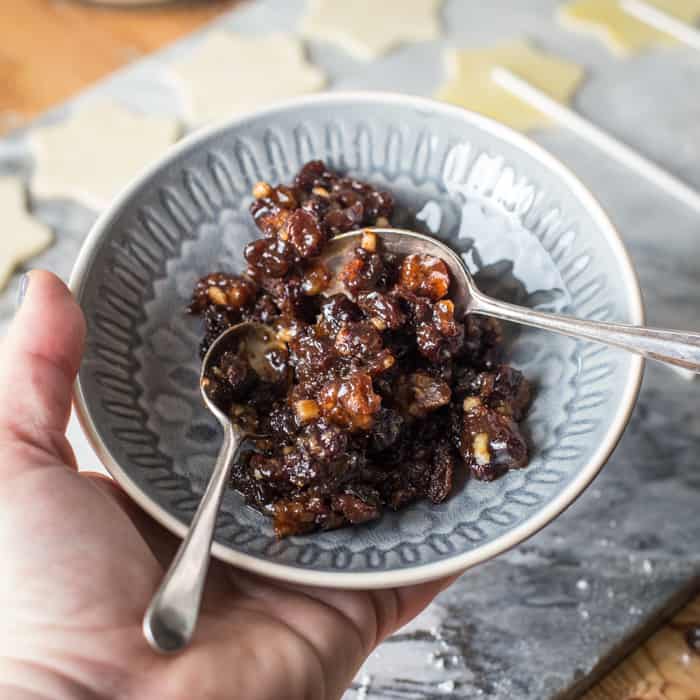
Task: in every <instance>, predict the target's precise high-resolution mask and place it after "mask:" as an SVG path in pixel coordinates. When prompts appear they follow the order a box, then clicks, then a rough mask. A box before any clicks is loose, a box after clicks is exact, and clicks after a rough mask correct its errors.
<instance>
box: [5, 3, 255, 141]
mask: <svg viewBox="0 0 700 700" xmlns="http://www.w3.org/2000/svg"><path fill="white" fill-rule="evenodd" d="M240 3H241V0H189V1H188V0H184V1H183V0H150V2H149V1H148V0H140V1H136V0H111V2H102V0H83V1H82V2H81V1H80V0H2V2H0V134H2V133H3V132H7V131H9V130H10V129H12V128H16V127H18V126H22V125H23V124H24V123H25V122H26V121H27V120H28V119H31V118H32V117H34V116H37V115H39V114H41V113H42V112H44V111H46V110H47V109H49V108H50V107H53V106H55V105H56V104H58V103H60V102H62V101H63V100H65V99H67V98H68V97H70V96H72V95H74V94H75V93H76V92H78V91H79V90H80V89H81V88H84V87H86V86H88V85H90V84H91V83H94V82H95V81H96V80H98V79H99V78H101V77H103V76H105V75H107V74H109V73H111V72H112V71H114V70H116V69H118V68H120V67H121V66H123V65H125V64H126V63H129V62H130V61H134V60H135V59H137V58H139V57H140V56H143V55H144V54H148V53H150V52H152V51H155V50H157V49H159V48H160V47H162V46H164V45H166V44H168V43H170V42H172V41H174V40H176V39H178V38H179V37H181V36H184V35H186V34H189V33H190V32H192V31H194V30H195V29H197V28H198V27H201V26H202V25H203V24H204V23H206V22H208V21H210V20H212V19H214V18H215V17H217V16H218V15H220V14H221V13H223V12H225V11H226V10H229V9H231V8H233V7H234V6H235V5H237V4H240Z"/></svg>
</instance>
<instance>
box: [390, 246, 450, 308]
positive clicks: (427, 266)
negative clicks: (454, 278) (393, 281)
mask: <svg viewBox="0 0 700 700" xmlns="http://www.w3.org/2000/svg"><path fill="white" fill-rule="evenodd" d="M399 285H400V286H401V287H403V288H404V289H407V290H409V291H411V292H413V293H415V294H417V295H418V296H421V297H427V298H428V299H431V300H432V301H438V300H439V299H442V298H443V297H445V296H446V295H447V292H448V290H449V288H450V273H449V271H448V269H447V265H445V263H444V262H443V261H442V260H440V259H439V258H436V257H433V256H432V255H407V256H406V257H405V258H404V260H403V262H402V263H401V269H400V271H399Z"/></svg>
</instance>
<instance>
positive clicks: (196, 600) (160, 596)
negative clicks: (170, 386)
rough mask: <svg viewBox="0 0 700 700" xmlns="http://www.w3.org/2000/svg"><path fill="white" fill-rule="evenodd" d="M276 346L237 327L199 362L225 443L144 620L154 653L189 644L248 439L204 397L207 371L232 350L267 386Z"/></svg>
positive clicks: (271, 338)
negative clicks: (219, 521)
mask: <svg viewBox="0 0 700 700" xmlns="http://www.w3.org/2000/svg"><path fill="white" fill-rule="evenodd" d="M281 345H282V344H281V343H280V342H279V341H276V340H275V335H274V331H272V330H271V329H270V328H268V327H267V326H265V325H263V324H260V323H240V324H238V325H236V326H233V327H231V328H229V329H228V330H227V331H225V332H224V333H222V334H221V335H220V336H219V337H218V338H217V339H216V341H215V342H214V343H213V344H212V346H211V347H210V348H209V351H208V352H207V354H206V355H205V357H204V360H203V361H202V369H201V373H200V380H199V385H200V390H201V393H202V398H203V399H204V403H205V404H206V406H207V408H208V409H209V410H210V411H211V412H212V413H213V414H214V415H215V416H216V419H217V420H218V421H219V423H221V426H222V427H223V429H224V442H223V445H222V446H221V450H220V452H219V456H218V457H217V460H216V465H215V466H214V471H213V472H212V474H211V477H210V478H209V483H208V484H207V488H206V491H205V492H204V496H203V497H202V501H201V503H200V504H199V507H198V508H197V512H196V513H195V515H194V518H193V519H192V522H191V523H190V529H189V532H188V533H187V537H186V538H185V540H184V541H183V542H182V544H181V545H180V548H179V549H178V551H177V554H176V555H175V559H173V562H172V564H171V565H170V569H169V570H168V572H167V573H166V575H165V578H164V579H163V582H162V583H161V585H160V588H159V589H158V591H157V592H156V594H155V595H154V597H153V599H152V600H151V604H150V605H149V606H148V610H146V614H145V615H144V618H143V633H144V635H145V637H146V639H147V640H148V643H149V644H150V645H151V647H152V648H153V649H154V650H155V651H158V652H161V653H165V654H167V653H174V652H177V651H180V650H181V649H183V648H184V647H185V646H187V644H188V643H189V642H190V640H191V639H192V635H193V633H194V629H195V626H196V624H197V617H198V615H199V607H200V604H201V601H202V591H203V589H204V583H205V580H206V576H207V571H208V569H209V553H210V550H211V542H212V538H213V536H214V528H215V526H216V517H217V514H218V512H219V508H220V506H221V499H222V496H223V494H224V492H225V490H226V487H227V484H228V481H229V477H230V473H231V466H232V465H233V464H234V462H235V460H236V458H237V456H238V452H239V449H240V446H241V444H242V442H243V439H244V438H245V437H247V436H248V435H249V434H248V433H247V431H246V429H245V428H243V427H241V426H239V425H237V424H236V423H234V422H233V421H232V420H231V418H230V417H229V416H228V415H227V414H226V413H224V412H223V411H222V410H221V408H219V406H217V405H216V403H215V402H214V401H213V400H212V398H211V397H210V396H209V394H208V392H207V386H208V382H209V380H208V375H209V372H210V370H211V368H212V367H213V366H214V363H215V362H216V360H217V359H218V358H219V357H220V356H221V354H222V353H223V352H225V351H227V350H234V351H235V352H237V353H238V354H239V355H240V356H242V357H243V358H244V359H246V360H247V361H248V363H249V365H250V366H251V367H252V368H253V370H254V371H255V372H256V373H257V374H258V375H259V376H260V377H261V378H263V379H269V380H271V381H272V380H274V376H273V374H274V369H273V368H272V367H271V366H270V364H269V363H268V362H267V360H266V353H267V351H268V350H269V349H270V348H272V347H280V346H281Z"/></svg>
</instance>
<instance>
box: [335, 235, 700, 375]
mask: <svg viewBox="0 0 700 700" xmlns="http://www.w3.org/2000/svg"><path fill="white" fill-rule="evenodd" d="M364 231H372V232H374V233H376V234H378V235H379V236H381V238H380V241H381V245H382V247H383V249H384V250H386V251H387V252H389V253H394V254H396V255H399V256H405V255H411V254H414V253H417V254H421V255H433V256H435V257H437V258H441V259H442V260H443V261H444V262H445V264H446V265H447V267H448V268H449V270H450V273H451V277H452V285H451V288H450V299H451V300H452V301H453V303H454V305H455V315H456V316H457V317H458V318H462V316H463V314H479V315H481V316H493V317H495V318H500V319H502V320H504V321H513V322H514V323H521V324H523V325H525V326H533V327H534V328H541V329H544V330H547V331H553V332H554V333H561V334H563V335H568V336H571V337H573V338H581V339H584V340H591V341H594V342H596V343H603V344H605V345H612V346H614V347H617V348H622V349H623V350H627V351H629V352H633V353H636V354H637V355H641V356H642V357H645V358H647V359H649V360H657V361H659V362H664V363H666V364H669V365H676V366H677V367H683V368H684V369H687V370H692V371H693V372H700V334H699V333H689V332H686V331H670V330H660V329H655V328H644V327H642V326H631V325H627V324H622V323H604V322H600V321H585V320H583V319H578V318H574V317H572V316H562V315H559V314H552V313H542V312H540V311H534V310H533V309H529V308H527V307H523V306H516V305H515V304H509V303H507V302H504V301H499V300H497V299H492V298H491V297H488V296H486V295H485V294H482V293H481V292H480V291H479V290H478V289H477V287H476V285H475V284H474V281H473V280H472V277H471V275H470V274H469V270H467V268H466V266H465V264H464V261H463V260H462V258H461V257H460V256H459V255H457V253H455V252H454V251H453V250H452V249H451V248H449V247H448V246H446V245H445V244H444V243H441V242H440V241H438V240H436V239H435V238H431V237H430V236H425V235H423V234H420V233H415V232H413V231H405V230H402V229H392V228H370V229H363V230H362V231H351V232H350V233H344V234H341V235H340V236H336V237H335V238H333V239H331V241H330V242H329V243H328V245H327V246H326V249H325V250H324V254H323V261H324V264H325V265H326V267H327V268H328V270H329V272H330V273H331V275H332V280H333V282H332V284H331V287H330V288H329V289H328V290H327V291H326V294H336V293H344V292H345V288H344V287H343V285H342V283H341V282H340V281H339V280H338V273H339V272H340V270H341V269H342V268H343V266H344V265H345V263H346V262H347V260H348V258H349V257H350V256H351V255H352V254H353V252H354V250H355V249H356V248H357V247H358V246H359V245H360V239H361V238H362V234H363V233H364Z"/></svg>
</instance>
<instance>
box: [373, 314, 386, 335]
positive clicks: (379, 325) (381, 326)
mask: <svg viewBox="0 0 700 700" xmlns="http://www.w3.org/2000/svg"><path fill="white" fill-rule="evenodd" d="M369 321H370V323H371V324H372V325H373V326H374V327H375V328H376V329H377V330H378V331H379V332H380V333H381V332H382V331H385V330H386V323H385V322H384V321H383V320H382V319H381V318H379V317H378V316H375V317H374V318H370V320H369Z"/></svg>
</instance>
